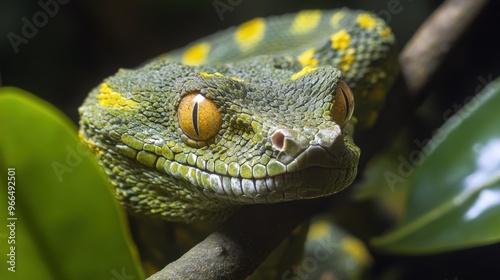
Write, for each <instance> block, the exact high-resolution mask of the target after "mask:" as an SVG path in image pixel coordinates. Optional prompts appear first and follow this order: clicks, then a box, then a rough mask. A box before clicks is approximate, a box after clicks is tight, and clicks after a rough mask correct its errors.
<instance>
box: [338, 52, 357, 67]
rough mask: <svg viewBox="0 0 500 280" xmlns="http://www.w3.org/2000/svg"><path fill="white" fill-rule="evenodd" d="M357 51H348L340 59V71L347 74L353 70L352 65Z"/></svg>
mask: <svg viewBox="0 0 500 280" xmlns="http://www.w3.org/2000/svg"><path fill="white" fill-rule="evenodd" d="M355 55H356V50H355V49H348V50H347V51H346V52H345V54H344V56H342V58H341V59H340V63H339V68H340V70H342V71H344V72H346V71H348V70H349V69H350V68H351V65H352V63H353V62H354V60H355Z"/></svg>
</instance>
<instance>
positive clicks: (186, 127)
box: [177, 93, 222, 141]
mask: <svg viewBox="0 0 500 280" xmlns="http://www.w3.org/2000/svg"><path fill="white" fill-rule="evenodd" d="M177 118H178V120H179V125H180V127H181V129H182V131H183V132H184V133H185V134H186V136H188V137H189V138H191V139H193V140H198V141H205V140H209V139H211V138H212V137H214V136H215V135H217V133H219V130H220V128H221V126H222V117H221V115H220V113H219V110H218V109H217V106H216V105H215V104H214V102H212V100H210V99H207V98H205V96H203V95H201V94H199V93H190V94H188V95H185V96H184V97H183V98H182V100H181V102H180V104H179V108H178V109H177Z"/></svg>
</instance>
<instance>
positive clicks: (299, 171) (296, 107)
mask: <svg viewBox="0 0 500 280" xmlns="http://www.w3.org/2000/svg"><path fill="white" fill-rule="evenodd" d="M394 49H395V48H394V36H393V34H392V32H391V30H390V28H389V27H388V26H387V25H386V24H385V22H384V21H383V20H381V19H380V18H378V17H376V16H375V15H373V14H371V13H368V12H365V11H351V10H348V9H340V10H333V11H319V10H307V11H301V12H299V13H297V14H290V15H283V16H277V17H269V18H265V19H264V18H256V19H254V20H251V21H248V22H246V23H243V24H241V25H240V26H237V27H234V28H230V29H228V30H225V31H222V32H219V33H216V34H214V35H212V36H208V37H206V38H202V39H200V40H198V41H196V42H193V43H192V44H190V45H188V46H187V47H186V48H183V49H179V50H176V51H173V52H170V53H167V54H166V55H163V56H160V57H158V58H156V59H154V60H152V61H150V62H148V63H147V64H145V65H144V66H141V67H140V68H138V69H133V70H125V69H121V70H119V71H118V73H116V74H115V75H114V76H111V77H109V78H107V79H105V80H104V81H103V82H102V83H101V84H100V85H98V86H97V87H96V88H95V89H93V90H92V91H91V92H90V94H89V96H88V97H87V99H86V100H85V102H84V103H83V105H82V106H81V108H80V109H79V112H80V116H81V121H80V136H81V138H82V139H83V141H85V142H86V143H87V144H88V146H90V147H91V148H92V150H93V151H94V152H95V153H96V155H97V157H98V159H99V162H100V164H101V165H102V167H103V168H104V170H105V172H106V174H107V176H108V177H109V179H110V181H111V183H112V185H113V186H114V187H115V194H116V197H117V198H118V200H119V201H120V202H121V203H122V204H124V205H125V206H127V207H129V208H130V209H132V210H134V211H136V212H140V213H144V214H148V215H154V216H160V217H162V218H164V219H167V220H169V221H181V222H188V223H189V222H197V221H204V222H212V221H221V220H224V219H226V218H227V217H228V216H229V215H230V214H231V213H233V212H234V210H236V209H237V208H239V207H240V206H242V205H246V204H256V203H278V202H285V201H292V200H297V199H309V198H315V197H321V196H328V195H331V194H334V193H337V192H339V191H341V190H343V189H344V188H346V187H347V186H349V185H350V184H351V183H352V181H353V180H354V178H355V176H356V173H357V163H358V159H359V156H360V149H359V148H358V147H357V146H356V145H355V144H354V143H353V140H352V134H353V131H354V128H356V129H357V130H358V129H359V130H362V129H365V128H367V127H369V126H371V125H373V123H374V122H375V121H376V119H377V115H378V111H379V110H380V108H381V106H382V104H383V102H384V98H385V94H386V91H387V89H388V88H389V87H390V85H391V83H392V81H393V79H394V76H395V73H396V71H397V69H396V67H395V66H394V65H396V63H395V50H394ZM354 102H355V106H356V109H355V110H354ZM353 111H354V115H352V114H353Z"/></svg>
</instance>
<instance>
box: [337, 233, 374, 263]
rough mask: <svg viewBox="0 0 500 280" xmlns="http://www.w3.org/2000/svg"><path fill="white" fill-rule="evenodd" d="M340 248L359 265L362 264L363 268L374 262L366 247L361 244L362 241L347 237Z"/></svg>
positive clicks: (341, 242)
mask: <svg viewBox="0 0 500 280" xmlns="http://www.w3.org/2000/svg"><path fill="white" fill-rule="evenodd" d="M340 246H341V247H342V248H343V249H344V250H345V251H346V252H348V253H349V255H351V256H352V257H353V258H354V259H355V260H356V261H357V262H358V263H361V264H362V265H363V266H370V265H371V263H372V262H373V259H372V257H371V256H370V253H368V250H367V249H366V247H365V246H364V245H363V243H361V241H359V240H357V239H355V238H352V237H346V238H344V239H342V240H341V241H340Z"/></svg>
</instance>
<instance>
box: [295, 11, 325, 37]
mask: <svg viewBox="0 0 500 280" xmlns="http://www.w3.org/2000/svg"><path fill="white" fill-rule="evenodd" d="M320 19H321V11H320V10H308V11H301V12H299V13H298V14H297V16H296V17H295V20H294V22H293V24H292V27H291V28H290V32H291V33H292V34H303V33H306V32H309V31H311V30H312V29H314V28H315V27H316V26H318V23H319V20H320Z"/></svg>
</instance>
